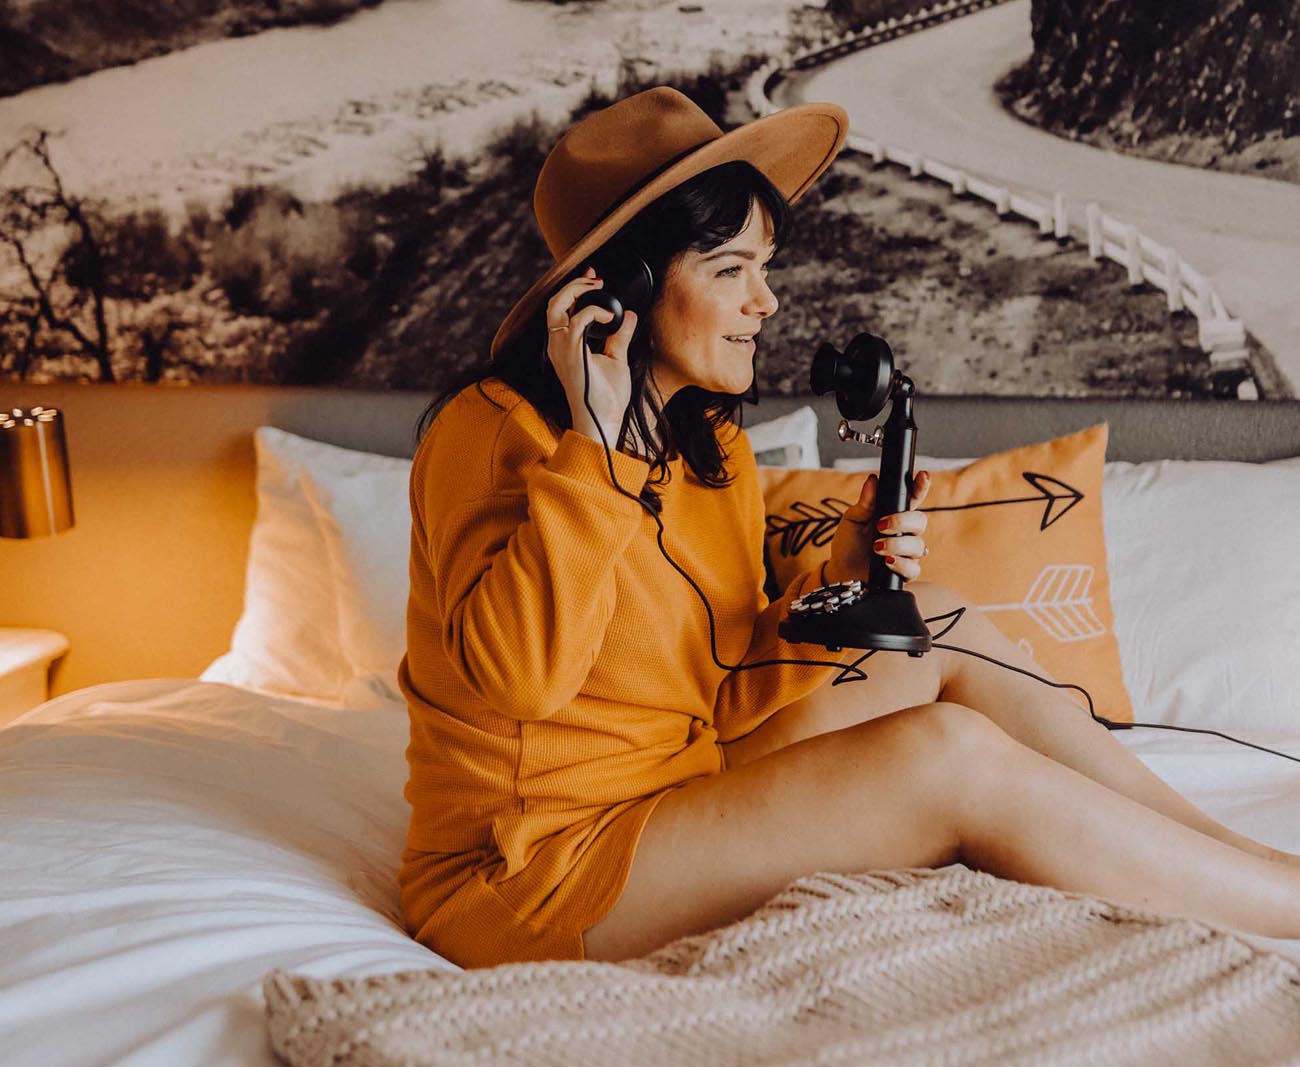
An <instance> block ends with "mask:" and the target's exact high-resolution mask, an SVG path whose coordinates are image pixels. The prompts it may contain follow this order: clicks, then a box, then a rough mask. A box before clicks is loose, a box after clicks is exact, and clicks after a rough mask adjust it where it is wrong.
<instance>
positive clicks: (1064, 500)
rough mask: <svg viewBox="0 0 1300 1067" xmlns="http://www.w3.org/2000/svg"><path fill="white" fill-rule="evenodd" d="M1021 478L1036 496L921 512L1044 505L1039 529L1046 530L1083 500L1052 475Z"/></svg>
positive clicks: (1022, 474) (1023, 473)
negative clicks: (1014, 505) (1006, 505)
mask: <svg viewBox="0 0 1300 1067" xmlns="http://www.w3.org/2000/svg"><path fill="white" fill-rule="evenodd" d="M1020 477H1022V478H1023V479H1024V480H1025V481H1027V482H1028V483H1029V484H1030V485H1031V486H1033V487H1034V488H1035V489H1036V490H1038V492H1037V494H1036V495H1034V496H1016V497H1008V498H1007V499H1006V500H977V501H975V502H974V503H971V504H955V505H953V506H952V507H942V508H922V509H921V510H922V511H966V510H967V509H969V508H996V507H1001V506H1002V505H1004V504H1044V505H1045V506H1044V508H1043V518H1042V521H1041V522H1040V523H1039V524H1038V528H1039V529H1040V530H1046V529H1047V528H1048V527H1049V526H1051V525H1052V523H1054V522H1056V521H1057V520H1058V519H1060V518H1061V517H1062V516H1064V515H1065V514H1066V513H1067V512H1068V511H1069V510H1070V509H1071V508H1072V507H1074V505H1075V504H1077V503H1078V502H1079V501H1080V500H1082V499H1083V494H1082V493H1081V492H1079V490H1077V489H1075V488H1074V487H1073V486H1071V485H1066V484H1065V483H1064V482H1063V481H1061V480H1060V479H1058V478H1053V477H1052V476H1051V475H1050V474H1035V473H1033V472H1032V471H1021V472H1020Z"/></svg>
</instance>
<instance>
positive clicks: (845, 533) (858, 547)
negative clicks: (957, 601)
mask: <svg viewBox="0 0 1300 1067" xmlns="http://www.w3.org/2000/svg"><path fill="white" fill-rule="evenodd" d="M929 492H930V472H929V471H917V472H916V474H915V475H913V477H912V501H911V510H908V511H900V512H898V513H897V514H894V515H884V516H882V517H881V518H880V520H879V521H878V522H877V523H876V524H875V529H872V526H871V516H872V513H873V512H874V511H875V508H876V475H874V474H871V475H868V476H867V478H866V480H865V481H864V482H863V483H862V491H861V493H859V495H858V499H857V502H856V503H854V504H852V505H851V506H850V507H849V508H848V509H847V510H846V511H845V512H844V514H843V516H842V517H841V519H840V524H839V527H838V528H837V529H836V531H835V537H834V539H833V540H832V541H831V558H830V560H829V561H828V562H827V564H826V580H827V582H846V581H849V580H850V579H852V578H860V579H862V580H863V581H866V578H867V574H868V571H869V568H870V565H871V553H873V552H874V553H875V554H876V555H878V556H884V557H885V566H887V567H888V568H889V569H890V570H892V571H893V572H894V573H896V574H899V575H901V576H902V577H904V578H906V579H908V580H909V581H911V580H912V579H914V578H917V577H919V576H920V574H921V564H920V560H921V558H922V557H923V556H926V555H928V554H929V551H930V550H929V549H928V548H926V545H925V539H924V537H922V534H924V533H925V527H926V523H927V519H926V515H925V513H924V512H923V511H917V510H915V509H916V508H918V507H920V505H921V504H922V503H923V502H924V500H925V498H926V496H927V495H928V494H929ZM846 520H847V521H846Z"/></svg>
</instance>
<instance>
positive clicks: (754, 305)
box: [745, 278, 781, 319]
mask: <svg viewBox="0 0 1300 1067" xmlns="http://www.w3.org/2000/svg"><path fill="white" fill-rule="evenodd" d="M780 306H781V304H780V302H779V301H778V300H777V298H776V294H775V293H774V292H772V290H771V287H770V286H768V284H767V279H765V278H762V279H759V281H758V282H757V283H756V284H755V285H754V287H753V288H752V289H751V290H750V291H749V299H748V301H746V307H745V312H746V314H749V315H757V316H759V317H760V318H764V319H765V318H767V317H768V316H769V315H775V314H776V309H777V308H778V307H780Z"/></svg>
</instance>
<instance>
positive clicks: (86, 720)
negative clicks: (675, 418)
mask: <svg viewBox="0 0 1300 1067" xmlns="http://www.w3.org/2000/svg"><path fill="white" fill-rule="evenodd" d="M1297 721H1298V722H1300V716H1298V717H1297ZM1117 736H1118V737H1119V738H1120V739H1121V740H1122V741H1123V742H1124V743H1125V744H1127V745H1129V746H1131V747H1132V748H1133V749H1134V750H1135V751H1136V752H1137V753H1138V754H1139V755H1140V756H1141V757H1142V758H1143V759H1144V760H1145V761H1146V762H1147V763H1148V764H1149V765H1150V766H1151V767H1153V768H1154V769H1155V770H1156V771H1157V772H1158V773H1159V774H1161V775H1162V776H1163V777H1164V778H1165V779H1166V780H1168V781H1169V782H1171V783H1172V784H1173V785H1174V786H1175V787H1176V788H1178V789H1179V790H1180V791H1182V792H1183V793H1184V794H1186V795H1187V796H1189V797H1190V798H1191V799H1192V800H1193V801H1194V802H1195V803H1197V804H1199V805H1200V806H1201V807H1203V808H1204V809H1205V810H1207V811H1208V812H1210V814H1212V815H1214V816H1215V817H1216V818H1218V819H1220V820H1222V821H1223V822H1225V823H1227V824H1228V825H1229V826H1232V827H1233V828H1234V829H1237V830H1239V831H1241V832H1243V833H1247V834H1250V835H1251V836H1254V837H1257V838H1259V839H1261V840H1263V841H1266V842H1267V843H1269V844H1272V845H1275V846H1277V847H1280V848H1285V849H1288V850H1291V851H1300V818H1297V815H1300V764H1297V763H1291V762H1287V761H1285V760H1282V759H1279V758H1278V757H1276V756H1270V755H1267V754H1264V753H1258V752H1252V751H1250V750H1247V749H1244V748H1241V747H1240V746H1236V745H1233V744H1231V743H1229V742H1226V741H1222V740H1219V739H1214V738H1206V737H1198V736H1194V735H1181V734H1173V733H1167V732H1165V731H1144V730H1131V731H1125V732H1122V733H1120V734H1118V735H1117ZM1251 740H1255V741H1258V742H1259V743H1262V744H1268V745H1270V746H1271V747H1275V748H1280V749H1283V750H1284V751H1290V752H1293V753H1296V754H1300V728H1298V730H1297V733H1296V734H1295V735H1292V736H1279V735H1272V736H1270V737H1267V738H1265V737H1252V738H1251ZM406 743H407V722H406V712H405V709H404V708H403V707H402V706H400V705H390V706H388V707H386V708H382V709H370V710H364V711H362V710H351V709H346V708H330V707H322V706H319V705H313V704H309V703H306V702H304V701H297V700H292V699H285V698H279V697H271V696H267V695H263V694H261V693H257V692H253V691H250V690H246V689H239V688H236V687H233V686H227V685H220V684H216V683H204V682H197V681H195V680H193V679H154V680H146V681H137V682H115V683H109V684H106V685H99V686H92V687H90V688H88V689H84V690H80V691H79V692H76V693H70V694H67V695H66V696H63V697H59V698H57V699H55V700H53V701H51V702H49V703H47V704H45V705H42V706H41V707H40V708H37V709H34V710H33V711H32V712H29V713H28V714H27V715H26V716H24V717H23V718H22V719H20V720H18V721H17V722H15V723H14V724H12V725H10V726H9V727H8V728H6V729H4V730H0V1050H3V1052H2V1053H0V1056H2V1058H3V1062H4V1063H5V1064H7V1065H9V1067H25V1065H28V1064H30V1065H40V1067H58V1065H61V1064H68V1065H72V1064H75V1065H78V1067H89V1065H98V1064H110V1063H112V1064H117V1063H129V1064H135V1065H142V1067H154V1065H157V1067H186V1065H189V1064H194V1065H200V1064H202V1065H205V1067H221V1065H227V1064H240V1065H250V1064H251V1065H272V1064H275V1063H276V1062H277V1061H276V1060H275V1058H274V1057H273V1055H272V1053H271V1051H270V1048H269V1046H268V1044H267V1041H266V1030H265V1023H264V1018H263V1003H262V998H261V981H262V977H263V976H264V975H265V974H266V973H267V972H268V971H270V970H272V969H273V968H276V967H281V968H285V969H287V970H290V971H298V972H302V973H307V974H312V975H316V976H318V977H329V976H352V977H356V976H363V975H370V974H381V973H389V972H393V971H400V970H410V969H434V968H440V969H444V970H448V971H456V970H458V969H459V968H457V967H455V966H454V965H453V964H451V963H449V962H448V961H446V960H443V959H442V958H441V957H439V956H437V955H436V954H434V953H433V952H431V951H429V950H428V949H426V948H424V947H423V946H421V945H419V944H417V943H416V942H414V941H412V940H410V939H409V938H408V937H407V936H406V935H405V933H404V932H403V931H402V929H401V925H400V920H399V917H398V912H397V891H396V885H395V882H394V871H395V866H396V863H397V861H398V857H399V855H400V852H401V849H402V845H403V840H404V835H405V831H406V821H407V813H408V811H407V806H406V802H405V801H404V800H403V798H402V786H403V784H404V783H405V780H406V763H405V749H406ZM1251 940H1253V941H1255V942H1256V943H1258V944H1261V945H1264V946H1267V947H1271V948H1274V949H1276V950H1279V951H1282V952H1285V953H1286V954H1287V955H1289V956H1291V957H1292V958H1295V959H1297V960H1300V941H1271V940H1267V939H1263V938H1252V939H1251Z"/></svg>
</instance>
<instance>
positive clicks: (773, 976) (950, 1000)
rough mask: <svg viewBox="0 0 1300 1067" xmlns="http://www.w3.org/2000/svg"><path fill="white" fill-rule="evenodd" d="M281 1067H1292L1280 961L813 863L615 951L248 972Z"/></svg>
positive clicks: (1290, 1007)
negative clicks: (709, 925) (762, 897)
mask: <svg viewBox="0 0 1300 1067" xmlns="http://www.w3.org/2000/svg"><path fill="white" fill-rule="evenodd" d="M263 992H264V995H265V998H266V1010H267V1018H268V1023H269V1028H270V1037H271V1043H272V1047H273V1048H274V1050H275V1052H276V1053H277V1054H278V1055H279V1056H280V1057H281V1058H282V1059H284V1060H285V1061H287V1062H288V1063H289V1064H291V1065H293V1067H308V1065H313V1067H318V1065H325V1064H328V1065H330V1067H415V1065H417V1064H419V1065H425V1064H428V1065H432V1064H438V1065H447V1067H459V1065H462V1064H465V1065H468V1064H474V1065H476V1067H491V1065H497V1064H500V1065H502V1067H506V1065H509V1067H517V1065H519V1064H529V1065H530V1067H550V1065H556V1067H559V1065H565V1067H569V1065H573V1064H611V1065H618V1067H666V1065H673V1067H677V1065H681V1067H693V1065H699V1067H705V1065H708V1067H727V1065H733V1064H734V1065H736V1067H741V1065H743V1067H777V1065H787V1064H788V1065H793V1064H819V1065H827V1067H833V1065H843V1067H864V1065H869V1064H882V1065H886V1064H887V1065H889V1067H912V1065H917V1067H920V1065H935V1067H939V1065H945V1067H946V1065H955V1064H961V1065H984V1064H988V1065H994V1064H996V1065H999V1067H1012V1065H1026V1067H1028V1065H1030V1064H1032V1065H1034V1067H1044V1065H1057V1064H1061V1065H1067V1064H1068V1065H1073V1064H1099V1065H1106V1067H1112V1065H1116V1064H1142V1065H1144V1067H1164V1065H1168V1067H1195V1065H1201V1064H1203V1065H1205V1067H1233V1065H1237V1064H1270V1065H1274V1064H1276V1065H1282V1064H1289V1065H1300V966H1298V965H1297V964H1296V963H1294V962H1293V961H1291V960H1289V959H1287V958H1286V957H1285V956H1282V955H1279V954H1277V953H1274V952H1270V951H1267V950H1265V949H1262V948H1259V947H1256V946H1253V945H1251V944H1249V943H1248V942H1246V941H1245V940H1243V939H1242V938H1240V937H1238V936H1236V935H1234V934H1233V933H1232V932H1230V931H1228V930H1223V929H1218V928H1215V927H1212V926H1209V925H1206V924H1204V923H1200V922H1196V921H1193V920H1189V919H1177V918H1169V917H1165V916H1161V915H1158V914H1155V913H1153V912H1146V911H1140V910H1135V909H1132V908H1128V907H1124V906H1121V905H1118V904H1114V903H1111V902H1108V901H1105V900H1101V899H1098V898H1094V897H1088V896H1084V895H1081V894H1073V893H1063V892H1060V891H1057V890H1054V889H1047V888H1043V887H1040V886H1030V885H1024V884H1021V883H1018V882H1011V881H1006V880H1003V879H1000V878H995V877H993V876H992V875H988V874H984V873H981V872H977V871H971V870H968V869H966V868H964V867H949V868H944V869H942V870H940V871H932V870H900V871H887V872H876V873H871V874H852V875H842V874H825V873H823V874H814V875H811V876H808V877H805V878H800V879H798V880H797V881H795V882H793V883H791V884H790V885H789V886H788V887H787V888H786V889H784V890H783V891H782V892H781V893H779V894H778V895H777V896H776V897H774V898H773V899H772V900H770V901H769V902H768V903H766V904H765V905H763V906H762V907H761V908H760V909H759V910H758V911H756V912H754V913H753V914H752V915H749V916H747V917H746V918H744V919H741V920H739V921H738V922H735V923H732V924H730V925H728V926H725V927H722V928H720V929H717V930H713V931H710V932H709V933H707V934H702V935H699V936H693V937H684V938H681V939H679V940H677V941H674V942H673V943H671V944H669V945H666V946H664V947H663V948H661V949H658V950H656V951H655V952H652V953H650V954H649V955H646V956H643V957H640V958H638V959H634V960H627V961H623V962H621V963H617V964H614V963H597V962H590V961H585V962H579V961H553V962H545V963H514V964H505V965H502V966H499V967H491V968H484V969H479V970H470V971H464V972H461V973H447V972H441V971H407V972H402V973H398V974H389V975H381V976H373V977H368V978H356V979H334V980H321V979H316V978H310V977H307V976H305V975H296V974H288V973H286V972H284V971H281V970H276V971H273V972H271V973H270V974H269V975H267V977H266V979H265V981H264V983H263Z"/></svg>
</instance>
